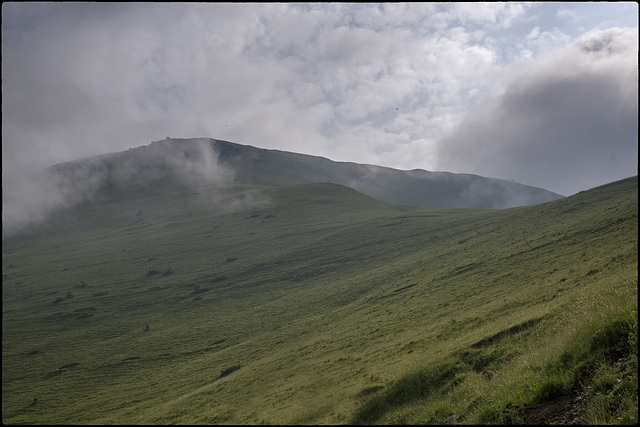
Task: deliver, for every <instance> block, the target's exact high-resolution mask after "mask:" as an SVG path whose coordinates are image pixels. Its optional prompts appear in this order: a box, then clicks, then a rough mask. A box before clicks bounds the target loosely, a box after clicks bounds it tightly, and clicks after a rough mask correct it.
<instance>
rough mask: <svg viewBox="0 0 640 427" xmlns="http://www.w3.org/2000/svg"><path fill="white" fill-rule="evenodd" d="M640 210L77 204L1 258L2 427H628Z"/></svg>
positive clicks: (612, 196)
mask: <svg viewBox="0 0 640 427" xmlns="http://www.w3.org/2000/svg"><path fill="white" fill-rule="evenodd" d="M637 206H638V205H637V177H636V178H632V179H628V180H624V181H620V182H617V183H613V184H611V185H608V186H603V187H599V188H596V189H593V190H591V191H589V192H584V193H580V194H578V195H576V196H572V197H569V198H565V199H561V200H558V201H555V202H551V203H546V204H541V205H533V206H528V207H522V208H513V209H506V210H473V209H430V208H412V207H396V206H390V205H387V204H384V203H382V202H378V201H377V200H375V199H371V198H369V197H366V196H363V195H361V194H359V193H357V192H355V191H353V190H350V189H348V188H346V187H341V186H338V185H331V184H308V185H293V186H281V187H242V186H237V187H228V188H224V189H223V188H202V189H199V190H197V191H196V190H189V191H182V190H181V191H176V192H175V193H172V194H164V193H163V194H161V195H158V196H154V197H148V198H146V199H145V198H121V199H116V200H114V201H111V202H97V201H96V202H87V203H85V204H83V205H81V206H78V207H76V208H74V209H72V210H69V211H65V212H60V213H59V214H58V216H56V217H55V218H53V219H52V221H53V224H55V227H52V228H49V229H47V228H40V229H39V230H36V231H33V233H31V234H23V235H21V236H15V237H14V238H11V239H9V238H7V239H5V240H4V241H3V337H2V343H3V350H2V351H3V362H2V364H3V367H2V370H3V379H2V381H3V392H2V393H3V403H2V405H3V407H2V413H3V422H4V423H7V424H44V423H68V424H80V423H87V424H123V423H131V424H192V423H193V424H262V423H266V424H349V423H365V424H366V423H381V424H389V423H403V424H404V423H408V424H415V423H426V422H429V421H434V420H436V421H445V420H447V419H453V420H455V422H456V423H469V424H475V423H482V424H484V423H508V422H516V423H517V422H520V423H522V422H525V421H526V420H527V417H529V416H532V414H534V411H535V410H536V408H540V406H536V405H544V404H550V403H551V402H553V401H555V400H557V399H558V398H561V397H563V396H566V395H571V396H573V395H575V397H581V401H583V402H586V403H584V405H582V406H580V407H578V408H577V410H578V411H579V416H580V417H582V418H581V419H583V420H584V421H589V422H591V421H596V420H598V421H601V422H604V423H612V424H624V423H625V422H627V421H633V420H637V302H636V301H637V232H638V229H637V223H638V222H637ZM139 211H142V212H144V214H143V219H142V220H140V215H138V214H137V213H138V212H139ZM151 272H154V274H150V273H151ZM168 272H170V274H166V273H168ZM68 294H72V295H73V298H67V296H68ZM60 298H61V300H59V301H58V299H60ZM56 301H58V302H56ZM88 307H93V310H89V309H87V308H88ZM79 309H81V310H80V311H77V310H79ZM634 322H635V323H634ZM634 334H635V335H634ZM634 336H635V338H634ZM634 339H635V341H634ZM634 343H635V344H634ZM634 345H635V347H634ZM618 347H619V348H620V350H619V351H618V350H617V349H618ZM634 355H635V356H634ZM240 367H241V368H240ZM231 373H233V374H232V375H229V374H231ZM618 380H619V381H618ZM634 380H635V389H634V387H633V381H634ZM589 387H590V388H589ZM634 393H635V394H634ZM634 396H635V405H634V404H633V400H632V399H633V397H634ZM634 411H635V412H634ZM451 417H454V418H451ZM634 417H635V418H634Z"/></svg>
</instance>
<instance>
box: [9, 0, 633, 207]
mask: <svg viewBox="0 0 640 427" xmlns="http://www.w3.org/2000/svg"><path fill="white" fill-rule="evenodd" d="M167 136H169V137H175V138H196V137H207V138H215V139H222V140H227V141H231V142H236V143H239V144H245V145H251V146H254V147H259V148H265V149H277V150H284V151H293V152H296V153H302V154H310V155H316V156H322V157H327V158H329V159H331V160H335V161H348V162H356V163H363V164H374V165H379V166H387V167H391V168H396V169H402V170H411V169H423V170H428V171H449V172H456V173H472V174H478V175H482V176H487V177H492V178H500V179H506V180H513V181H516V182H520V183H523V184H528V185H532V186H536V187H542V188H545V189H547V190H550V191H554V192H557V193H560V194H562V195H565V196H568V195H572V194H575V193H577V192H579V191H583V190H587V189H589V188H593V187H596V186H599V185H602V184H606V183H609V182H612V181H616V180H618V179H622V178H626V177H629V176H633V175H636V174H637V170H638V166H637V165H638V145H637V141H638V4H637V3H635V2H611V3H599V2H585V3H578V2H566V3H563V2H554V3H551V2H532V3H517V2H505V3H495V2H489V3H478V2H472V3H462V2H454V3H430V2H425V3H419V2H411V3H132V2H118V3H103V2H93V3H80V2H70V3H65V2H51V3H48V2H38V3H36V2H15V3H11V2H4V3H2V168H3V170H2V178H3V180H2V182H3V219H4V212H5V211H6V210H8V209H7V208H8V207H7V206H6V204H7V203H8V201H9V200H10V201H11V202H12V203H23V204H24V206H29V204H30V203H35V202H34V201H33V200H29V197H31V198H33V197H34V195H37V194H38V192H37V191H30V190H33V187H34V186H36V185H37V184H36V183H35V182H34V181H32V180H30V178H29V177H31V176H32V175H33V173H34V172H35V171H38V170H42V169H43V168H46V167H48V166H50V165H52V164H57V163H61V162H66V161H70V160H74V159H78V158H84V157H90V156H96V155H100V154H105V153H112V152H119V151H124V150H127V149H129V148H133V147H138V146H142V145H147V144H149V143H150V142H152V141H156V140H161V139H165V138H166V137H167ZM21 196H22V197H21Z"/></svg>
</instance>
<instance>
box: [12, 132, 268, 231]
mask: <svg viewBox="0 0 640 427" xmlns="http://www.w3.org/2000/svg"><path fill="white" fill-rule="evenodd" d="M218 157H219V153H217V151H216V150H215V148H214V145H213V140H209V139H205V138H199V139H192V140H173V139H170V138H167V139H165V140H160V141H155V142H152V143H150V144H149V145H146V146H142V147H138V148H134V149H129V150H127V151H123V152H119V153H112V154H105V155H101V156H97V157H91V158H86V159H80V160H75V161H72V162H65V163H60V164H57V165H52V166H50V167H48V168H45V169H41V170H39V171H37V172H28V173H21V174H9V175H8V176H7V177H8V178H9V179H10V180H11V181H10V182H4V183H3V194H2V196H3V211H2V222H3V230H2V231H3V237H8V236H10V235H13V234H15V233H18V232H20V231H21V230H23V229H25V228H27V227H31V226H35V225H38V224H41V223H42V222H44V221H46V220H47V219H48V218H49V217H50V215H51V214H52V213H54V212H55V211H57V210H60V209H65V208H71V207H73V206H75V205H77V204H78V203H81V202H84V201H92V200H95V199H96V198H99V197H100V198H102V199H104V198H105V197H107V198H108V197H111V196H109V191H114V190H113V189H114V188H115V189H117V188H118V187H121V186H127V185H128V186H131V185H134V189H133V190H132V189H128V191H130V192H132V194H136V193H138V194H139V193H140V192H153V191H156V190H158V191H164V189H165V187H163V186H162V185H164V184H162V183H163V182H164V183H166V182H170V183H171V185H173V186H178V187H181V188H186V189H189V190H197V191H207V192H208V193H207V194H208V195H210V197H211V202H212V206H213V207H215V206H216V205H218V204H221V203H222V199H221V198H220V194H219V190H216V189H219V187H220V186H223V185H226V184H229V183H232V182H233V180H234V177H235V173H234V171H233V169H232V168H230V167H229V166H228V165H224V164H222V163H221V162H220V161H219V159H218ZM17 177H19V179H16V178H17ZM162 180H164V181H162ZM255 200H258V202H259V203H264V200H261V199H258V198H257V197H256V196H251V195H245V196H244V198H239V199H237V200H234V202H233V203H232V204H231V206H232V207H233V209H239V208H241V207H242V206H246V205H249V204H252V203H255ZM220 209H221V210H222V208H220ZM229 209H230V208H229V206H227V207H225V208H224V211H225V212H229Z"/></svg>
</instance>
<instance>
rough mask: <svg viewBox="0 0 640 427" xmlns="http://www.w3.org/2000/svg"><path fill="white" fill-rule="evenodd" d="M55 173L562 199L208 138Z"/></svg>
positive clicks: (170, 142) (507, 199) (493, 204)
mask: <svg viewBox="0 0 640 427" xmlns="http://www.w3.org/2000/svg"><path fill="white" fill-rule="evenodd" d="M52 171H54V172H55V174H56V175H58V176H62V177H64V180H63V182H64V184H65V185H64V186H63V188H74V189H75V190H78V189H77V188H76V186H77V182H78V181H81V182H84V183H85V185H87V183H88V184H90V185H94V186H97V188H99V189H102V190H104V189H105V187H108V188H113V187H121V186H126V187H127V190H126V192H127V193H128V194H132V193H131V192H132V188H131V185H132V181H133V183H134V184H135V185H137V187H138V188H139V189H140V192H144V193H147V194H148V193H149V191H155V192H157V193H160V192H165V191H167V189H168V188H172V189H175V188H177V187H180V186H185V185H187V184H188V185H191V186H194V185H202V184H206V185H208V184H211V183H212V182H218V183H224V184H228V183H235V184H247V185H257V186H273V185H292V184H309V183H326V182H331V183H336V184H341V185H344V186H347V187H351V188H353V189H355V190H357V191H359V192H361V193H363V194H366V195H369V196H371V197H374V198H377V199H379V200H382V201H384V202H387V203H390V204H394V205H417V206H429V207H467V208H505V207H514V206H522V205H528V204H535V203H544V202H548V201H552V200H557V199H559V198H561V197H562V196H561V195H559V194H556V193H552V192H550V191H547V190H544V189H541V188H536V187H531V186H527V185H523V184H519V183H515V182H511V181H505V180H499V179H493V178H485V177H481V176H477V175H469V174H454V173H449V172H428V171H424V170H413V171H401V170H397V169H391V168H385V167H380V166H373V165H362V164H356V163H347V162H334V161H332V160H329V159H326V158H323V157H316V156H309V155H303V154H297V153H290V152H285V151H278V150H265V149H259V148H255V147H251V146H247V145H240V144H235V143H232V142H227V141H220V140H215V139H206V138H193V139H166V140H163V141H156V142H153V143H151V144H149V145H148V146H142V147H138V148H134V149H131V150H128V151H125V152H121V153H113V154H109V155H104V156H99V157H94V158H89V159H83V160H79V161H75V162H70V163H66V164H61V165H57V166H55V167H53V168H52ZM83 190H84V191H85V192H87V189H83ZM91 190H93V188H92V189H91Z"/></svg>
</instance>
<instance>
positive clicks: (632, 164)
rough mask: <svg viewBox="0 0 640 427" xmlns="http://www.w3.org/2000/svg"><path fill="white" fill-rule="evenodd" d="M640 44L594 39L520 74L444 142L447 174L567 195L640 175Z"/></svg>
mask: <svg viewBox="0 0 640 427" xmlns="http://www.w3.org/2000/svg"><path fill="white" fill-rule="evenodd" d="M637 44H638V39H637V31H634V30H627V29H611V30H607V31H593V32H590V33H588V34H585V35H584V36H583V37H581V38H579V39H578V40H576V42H575V43H574V44H572V45H570V46H568V47H567V48H565V49H562V50H560V51H557V52H555V53H554V54H553V55H550V56H549V57H547V58H545V59H542V60H539V61H535V62H533V63H529V64H527V67H526V68H524V67H522V66H514V67H513V68H512V69H511V70H510V72H511V73H512V76H511V81H510V83H509V84H508V85H507V86H506V89H505V90H504V91H503V92H502V93H500V94H498V95H496V96H495V97H494V98H492V99H487V100H486V102H485V103H484V105H483V106H482V109H478V110H477V111H474V112H472V113H469V115H468V116H467V117H466V118H465V119H464V120H462V121H461V122H460V123H459V124H458V125H457V126H456V127H455V128H454V129H453V130H452V131H451V132H450V133H449V134H447V135H446V136H444V137H442V138H441V139H440V140H439V143H438V159H439V165H440V167H441V168H443V169H445V170H466V171H468V172H470V173H477V174H480V175H485V176H491V177H498V178H503V179H511V178H515V179H516V180H517V181H519V182H522V183H525V184H529V185H534V186H540V187H543V188H549V189H555V191H558V192H560V193H562V194H565V195H569V194H573V193H575V192H576V191H577V190H579V189H587V188H590V187H593V186H597V185H600V184H602V183H605V182H610V181H613V180H616V179H621V178H626V177H628V176H631V175H634V174H636V173H637V153H638V152H637V138H638V92H637V81H638V75H637V61H638V57H637ZM634 88H635V90H633V89H634Z"/></svg>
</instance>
